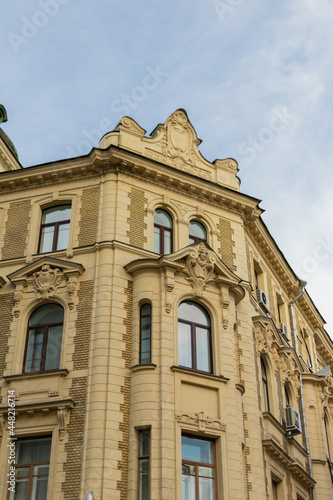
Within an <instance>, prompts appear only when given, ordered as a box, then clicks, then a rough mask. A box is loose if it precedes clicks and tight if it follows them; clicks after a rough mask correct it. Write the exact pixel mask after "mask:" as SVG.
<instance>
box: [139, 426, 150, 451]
mask: <svg viewBox="0 0 333 500" xmlns="http://www.w3.org/2000/svg"><path fill="white" fill-rule="evenodd" d="M149 436H150V431H149V429H147V430H144V431H140V433H139V442H140V450H139V455H140V456H141V457H144V456H148V455H149Z"/></svg>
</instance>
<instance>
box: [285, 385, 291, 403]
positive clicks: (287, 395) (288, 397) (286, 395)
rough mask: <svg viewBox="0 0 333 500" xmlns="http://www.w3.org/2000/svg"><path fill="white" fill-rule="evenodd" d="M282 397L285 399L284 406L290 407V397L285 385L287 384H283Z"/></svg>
mask: <svg viewBox="0 0 333 500" xmlns="http://www.w3.org/2000/svg"><path fill="white" fill-rule="evenodd" d="M284 397H285V400H286V408H290V407H291V404H290V401H291V398H290V395H289V388H288V387H287V385H285V386H284Z"/></svg>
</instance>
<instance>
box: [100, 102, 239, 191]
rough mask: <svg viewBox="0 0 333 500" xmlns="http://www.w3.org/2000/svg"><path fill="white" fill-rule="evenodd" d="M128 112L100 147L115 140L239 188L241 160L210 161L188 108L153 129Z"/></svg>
mask: <svg viewBox="0 0 333 500" xmlns="http://www.w3.org/2000/svg"><path fill="white" fill-rule="evenodd" d="M145 133H146V131H145V130H144V129H143V128H141V127H140V126H139V125H138V124H137V123H136V122H135V121H134V120H133V119H132V118H129V117H128V116H125V117H124V118H122V119H121V121H120V123H119V125H118V126H117V127H116V129H115V130H114V131H113V132H110V133H108V134H106V135H105V136H104V137H103V138H102V139H101V141H100V148H102V149H104V148H105V149H106V148H107V147H109V146H110V145H111V144H112V145H117V146H120V147H123V148H126V149H128V150H129V151H134V152H136V153H138V154H140V155H142V156H145V157H147V158H149V159H151V160H154V161H156V162H159V163H164V164H165V165H170V166H172V167H174V168H177V169H178V170H182V171H184V172H187V173H190V174H192V175H195V176H197V177H201V178H202V179H206V180H210V181H213V182H218V183H220V184H223V185H226V186H228V187H230V188H232V189H235V190H237V191H239V179H238V177H237V172H238V164H237V162H236V161H235V160H233V159H232V158H227V159H224V160H215V161H214V162H213V163H210V162H209V161H207V160H206V159H205V158H204V157H203V156H202V154H201V153H200V151H199V145H200V143H201V140H200V139H199V138H198V137H197V133H196V131H195V129H194V127H193V126H192V124H191V122H190V121H189V119H188V116H187V113H186V111H185V110H184V109H177V110H176V111H175V112H174V113H172V115H170V116H169V118H167V120H166V122H165V123H164V124H159V125H158V126H157V127H156V128H155V129H154V130H153V132H152V133H151V136H150V137H147V136H146V135H145Z"/></svg>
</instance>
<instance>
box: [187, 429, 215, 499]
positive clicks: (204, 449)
mask: <svg viewBox="0 0 333 500" xmlns="http://www.w3.org/2000/svg"><path fill="white" fill-rule="evenodd" d="M182 489H183V494H182V500H216V466H215V449H214V442H213V441H211V440H208V439H201V438H195V437H193V436H182Z"/></svg>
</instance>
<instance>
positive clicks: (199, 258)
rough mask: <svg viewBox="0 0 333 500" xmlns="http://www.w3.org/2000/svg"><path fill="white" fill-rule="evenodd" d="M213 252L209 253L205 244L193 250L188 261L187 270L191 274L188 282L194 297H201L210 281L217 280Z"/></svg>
mask: <svg viewBox="0 0 333 500" xmlns="http://www.w3.org/2000/svg"><path fill="white" fill-rule="evenodd" d="M215 262H216V261H215V257H214V254H213V252H211V251H208V249H207V247H206V245H205V244H204V243H200V245H199V246H198V247H197V248H195V249H193V251H192V252H191V253H190V254H189V255H188V257H187V259H186V263H185V266H186V270H187V273H188V274H189V276H190V277H189V278H187V281H189V282H190V284H191V286H192V289H193V292H194V295H196V296H201V295H202V293H203V291H204V290H205V288H206V286H207V284H208V282H209V281H213V280H214V279H215V274H214V265H215Z"/></svg>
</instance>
